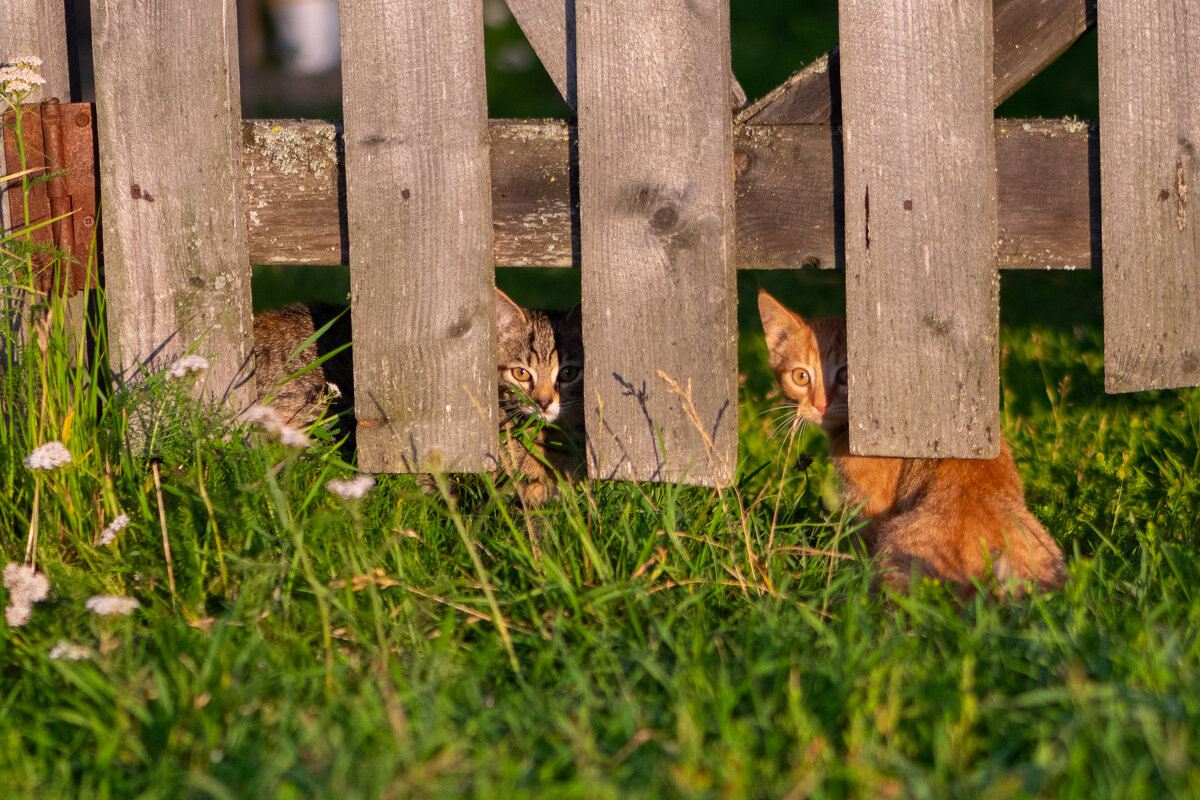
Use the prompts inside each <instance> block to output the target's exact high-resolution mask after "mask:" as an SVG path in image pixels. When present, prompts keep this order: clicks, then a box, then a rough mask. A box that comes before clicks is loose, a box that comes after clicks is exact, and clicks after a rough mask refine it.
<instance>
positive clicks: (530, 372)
mask: <svg viewBox="0 0 1200 800" xmlns="http://www.w3.org/2000/svg"><path fill="white" fill-rule="evenodd" d="M496 331H497V335H498V340H497V353H498V361H499V363H498V364H497V367H498V369H499V379H500V410H501V412H502V416H503V417H505V418H522V417H531V416H536V417H540V418H541V419H543V420H545V421H546V422H551V423H554V424H555V425H557V426H559V427H560V428H563V429H564V430H566V429H568V428H572V427H575V426H577V425H581V424H582V420H583V333H582V327H581V324H580V315H579V310H578V309H577V308H576V309H572V310H571V311H567V312H558V311H539V310H536V309H524V308H521V307H520V306H518V305H517V304H516V303H514V302H513V301H512V300H510V299H509V298H508V296H507V295H505V294H504V293H503V292H501V291H499V290H497V291H496Z"/></svg>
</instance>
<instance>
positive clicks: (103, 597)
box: [83, 594, 142, 617]
mask: <svg viewBox="0 0 1200 800" xmlns="http://www.w3.org/2000/svg"><path fill="white" fill-rule="evenodd" d="M83 605H84V608H86V609H87V610H88V611H91V612H92V613H93V614H95V615H96V616H98V617H108V616H112V615H114V614H121V615H126V614H129V613H131V612H132V611H133V610H134V609H135V608H140V607H141V605H142V604H141V603H139V602H138V601H137V598H134V597H123V596H121V595H116V594H95V595H92V596H91V597H89V598H88V599H87V601H86V602H85V603H84V604H83Z"/></svg>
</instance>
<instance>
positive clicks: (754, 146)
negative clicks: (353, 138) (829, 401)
mask: <svg viewBox="0 0 1200 800" xmlns="http://www.w3.org/2000/svg"><path fill="white" fill-rule="evenodd" d="M489 127H490V130H491V142H492V148H491V159H492V164H491V172H492V226H493V240H492V247H493V249H492V257H493V259H494V260H495V263H496V264H497V265H500V266H517V267H524V266H528V267H571V266H576V267H577V266H579V263H578V260H577V257H576V256H575V255H574V252H575V250H574V246H573V243H572V235H573V233H572V231H573V229H572V216H573V214H574V213H577V211H576V209H574V208H573V206H572V203H571V170H572V166H571V161H570V159H571V154H570V145H569V139H570V136H571V130H570V127H569V126H568V124H567V123H565V122H562V121H560V120H491V122H490V125H489ZM242 133H243V135H242V141H243V142H244V143H245V149H244V164H243V166H244V170H245V172H244V174H245V178H246V197H247V200H246V206H247V210H246V213H247V217H248V224H249V240H250V260H251V261H252V262H253V263H255V264H311V265H331V266H332V265H338V264H346V263H348V262H347V252H348V242H349V240H348V237H347V234H346V228H345V205H344V199H343V198H342V197H341V192H342V190H341V189H340V187H341V185H342V177H341V169H342V168H341V160H340V155H339V152H340V143H339V139H340V130H339V126H338V125H336V124H334V123H328V122H305V121H299V120H246V121H244V122H243V124H242ZM995 136H996V144H995V147H996V171H997V174H996V182H997V193H998V196H999V209H998V228H999V234H998V239H997V243H996V247H997V249H998V252H999V266H1000V268H1002V269H1087V268H1089V267H1092V266H1096V265H1098V263H1099V258H1100V227H1099V210H1100V187H1099V151H1098V149H1097V147H1098V145H1097V135H1096V129H1095V127H1094V126H1092V125H1089V124H1088V123H1085V122H1077V121H1069V120H1068V121H1055V120H1040V119H1039V120H1021V119H998V120H996V125H995ZM839 137H840V134H839V132H838V129H837V128H835V127H831V126H828V125H736V126H734V131H733V142H734V150H733V158H734V167H735V170H736V172H737V179H736V181H735V183H734V192H735V206H736V214H735V235H736V237H737V239H736V247H735V250H734V263H735V264H736V266H737V267H738V268H739V269H779V268H796V267H804V266H819V267H834V266H837V265H838V261H839V256H838V252H839V250H840V241H839V236H840V231H839V230H838V224H839V219H840V216H841V214H840V211H838V209H839V208H840V206H841V202H842V199H841V194H840V191H839V186H838V185H837V182H836V180H835V175H837V173H838V171H839V170H840V164H839V162H840V152H841V144H840V140H839Z"/></svg>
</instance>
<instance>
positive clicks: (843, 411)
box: [758, 291, 849, 433]
mask: <svg viewBox="0 0 1200 800" xmlns="http://www.w3.org/2000/svg"><path fill="white" fill-rule="evenodd" d="M758 312H759V315H760V316H761V317H762V323H763V332H764V333H765V334H766V337H767V349H768V350H769V351H770V353H771V369H772V370H774V372H775V379H776V380H777V381H778V382H779V388H780V389H782V390H783V394H784V395H785V396H786V397H787V398H788V399H789V400H791V401H793V402H794V403H795V404H796V414H797V416H798V417H799V418H800V419H802V420H805V421H807V422H811V423H813V424H814V425H820V426H821V427H822V428H824V429H825V431H826V433H833V432H835V431H837V430H838V429H844V428H845V427H846V426H847V425H848V424H849V405H848V402H847V396H846V321H845V320H844V319H840V318H838V317H819V318H816V319H811V320H806V319H804V318H803V317H801V316H800V315H799V314H796V313H795V312H793V311H789V310H788V309H786V308H784V307H783V306H782V305H780V303H779V301H778V300H776V299H775V298H774V297H771V295H769V294H767V293H766V292H762V291H760V292H759V293H758Z"/></svg>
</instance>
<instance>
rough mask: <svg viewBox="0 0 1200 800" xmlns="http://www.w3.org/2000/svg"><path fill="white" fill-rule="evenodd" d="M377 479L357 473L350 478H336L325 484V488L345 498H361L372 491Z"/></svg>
mask: <svg viewBox="0 0 1200 800" xmlns="http://www.w3.org/2000/svg"><path fill="white" fill-rule="evenodd" d="M374 485H375V479H374V478H373V477H371V476H370V475H357V476H355V477H353V478H350V479H348V480H342V479H340V478H335V479H333V480H331V481H329V483H326V484H325V488H326V489H328V490H329V491H331V492H333V493H334V494H336V495H337V496H338V497H340V498H342V499H343V500H361V499H363V498H364V497H366V496H367V492H369V491H371V487H372V486H374Z"/></svg>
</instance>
